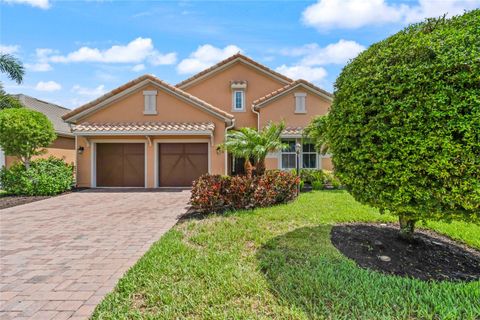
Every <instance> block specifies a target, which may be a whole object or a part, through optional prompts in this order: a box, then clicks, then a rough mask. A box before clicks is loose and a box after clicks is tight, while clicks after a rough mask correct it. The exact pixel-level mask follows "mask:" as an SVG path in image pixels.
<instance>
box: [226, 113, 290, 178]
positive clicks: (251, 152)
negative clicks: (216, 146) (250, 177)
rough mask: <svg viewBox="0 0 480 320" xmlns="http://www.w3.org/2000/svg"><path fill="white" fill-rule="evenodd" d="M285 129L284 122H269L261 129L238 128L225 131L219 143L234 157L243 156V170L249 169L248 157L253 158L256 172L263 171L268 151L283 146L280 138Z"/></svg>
mask: <svg viewBox="0 0 480 320" xmlns="http://www.w3.org/2000/svg"><path fill="white" fill-rule="evenodd" d="M284 129H285V123H283V122H281V123H273V122H271V123H269V124H268V125H267V126H265V128H263V129H262V130H261V131H257V130H255V129H253V128H248V127H245V128H240V129H238V130H231V131H230V132H228V133H227V136H226V140H225V142H224V143H223V144H222V145H221V148H222V149H223V150H226V151H227V152H230V153H231V154H233V155H234V156H236V157H241V158H245V171H246V172H247V174H249V173H248V171H249V170H250V169H249V167H250V166H251V164H250V158H253V159H254V160H255V167H256V173H257V174H259V175H261V174H263V173H264V172H265V158H266V157H267V155H268V153H269V152H275V151H278V150H281V149H283V148H284V147H285V145H284V143H282V140H281V138H280V135H281V134H282V131H283V130H284Z"/></svg>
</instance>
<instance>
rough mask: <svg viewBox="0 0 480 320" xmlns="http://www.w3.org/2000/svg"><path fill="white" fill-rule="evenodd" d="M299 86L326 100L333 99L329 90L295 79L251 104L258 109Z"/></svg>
mask: <svg viewBox="0 0 480 320" xmlns="http://www.w3.org/2000/svg"><path fill="white" fill-rule="evenodd" d="M299 87H302V88H304V89H305V90H307V91H310V92H313V93H314V94H316V95H319V96H321V97H323V98H324V99H327V100H328V101H332V100H333V95H332V94H331V93H330V92H328V91H325V90H323V89H321V88H319V87H317V86H315V85H314V84H312V83H310V82H308V81H306V80H303V79H299V80H295V81H293V82H292V83H290V84H288V85H286V86H284V87H282V88H280V89H278V90H275V91H273V92H270V93H269V94H267V95H265V96H263V97H261V98H259V99H257V100H255V101H253V105H254V107H255V109H260V108H262V107H264V106H266V105H268V104H269V103H270V102H272V101H274V100H276V99H278V98H280V97H282V96H283V95H285V94H287V93H289V92H292V91H293V90H295V89H297V88H299Z"/></svg>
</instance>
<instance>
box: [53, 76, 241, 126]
mask: <svg viewBox="0 0 480 320" xmlns="http://www.w3.org/2000/svg"><path fill="white" fill-rule="evenodd" d="M144 80H151V81H153V82H155V83H157V84H159V85H161V86H163V87H165V88H167V89H169V90H172V91H173V92H175V93H176V94H178V95H180V96H182V97H184V98H186V99H188V100H190V101H192V102H194V103H196V104H198V105H200V106H202V107H203V108H205V109H206V110H210V111H212V112H214V113H217V114H219V115H221V116H223V117H224V118H226V119H233V115H231V114H229V113H227V112H225V111H223V110H221V109H219V108H216V107H214V106H212V105H211V104H209V103H208V102H205V101H203V100H201V99H199V98H197V97H195V96H193V95H191V94H189V93H187V92H185V91H183V90H182V89H179V88H176V87H174V86H172V85H171V84H168V83H166V82H165V81H162V80H160V79H158V78H157V77H155V76H153V75H150V74H146V75H143V76H141V77H138V78H137V79H134V80H132V81H130V82H127V83H125V84H124V85H122V86H120V87H118V88H116V89H113V90H112V91H110V92H108V93H106V94H104V95H103V96H101V97H99V98H98V99H95V100H93V101H91V102H89V103H87V104H84V105H83V106H80V107H78V108H76V109H74V110H72V111H71V112H69V113H67V114H65V115H64V116H63V117H62V118H63V119H64V120H67V121H68V119H70V118H71V117H73V116H75V115H77V114H79V113H80V112H83V111H86V110H88V109H91V108H93V107H94V106H96V105H97V104H99V103H101V102H102V101H105V100H107V99H108V98H111V97H113V96H115V95H116V94H118V93H120V92H122V91H123V90H126V89H128V88H130V87H132V86H134V85H136V84H138V83H140V82H142V81H144Z"/></svg>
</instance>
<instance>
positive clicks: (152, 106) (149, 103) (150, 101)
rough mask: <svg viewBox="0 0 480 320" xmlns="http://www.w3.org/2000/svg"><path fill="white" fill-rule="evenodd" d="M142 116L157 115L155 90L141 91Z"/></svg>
mask: <svg viewBox="0 0 480 320" xmlns="http://www.w3.org/2000/svg"><path fill="white" fill-rule="evenodd" d="M143 97H144V109H143V114H157V90H146V91H143Z"/></svg>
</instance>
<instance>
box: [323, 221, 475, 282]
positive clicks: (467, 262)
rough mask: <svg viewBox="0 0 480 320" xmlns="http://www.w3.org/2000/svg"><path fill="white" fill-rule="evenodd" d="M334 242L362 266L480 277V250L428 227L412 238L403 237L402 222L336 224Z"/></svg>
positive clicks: (425, 276) (422, 275)
mask: <svg viewBox="0 0 480 320" xmlns="http://www.w3.org/2000/svg"><path fill="white" fill-rule="evenodd" d="M331 239H332V243H333V245H334V246H335V247H336V248H337V249H338V250H340V252H342V253H343V254H344V255H345V256H347V257H349V258H350V259H353V260H355V262H357V264H358V265H359V266H361V267H364V268H368V269H372V270H376V271H380V272H383V273H387V274H393V275H399V276H404V277H412V278H417V279H421V280H439V281H442V280H445V281H475V280H479V279H480V252H479V251H477V250H473V249H470V248H468V247H465V246H462V245H459V244H457V243H456V242H454V241H452V240H450V239H449V238H447V237H444V236H441V235H439V234H437V233H435V232H432V231H427V230H417V232H416V234H415V238H414V240H413V241H411V242H407V241H404V240H401V239H399V237H398V226H394V225H386V224H382V225H378V224H377V225H374V224H347V225H338V226H335V227H333V229H332V233H331Z"/></svg>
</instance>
